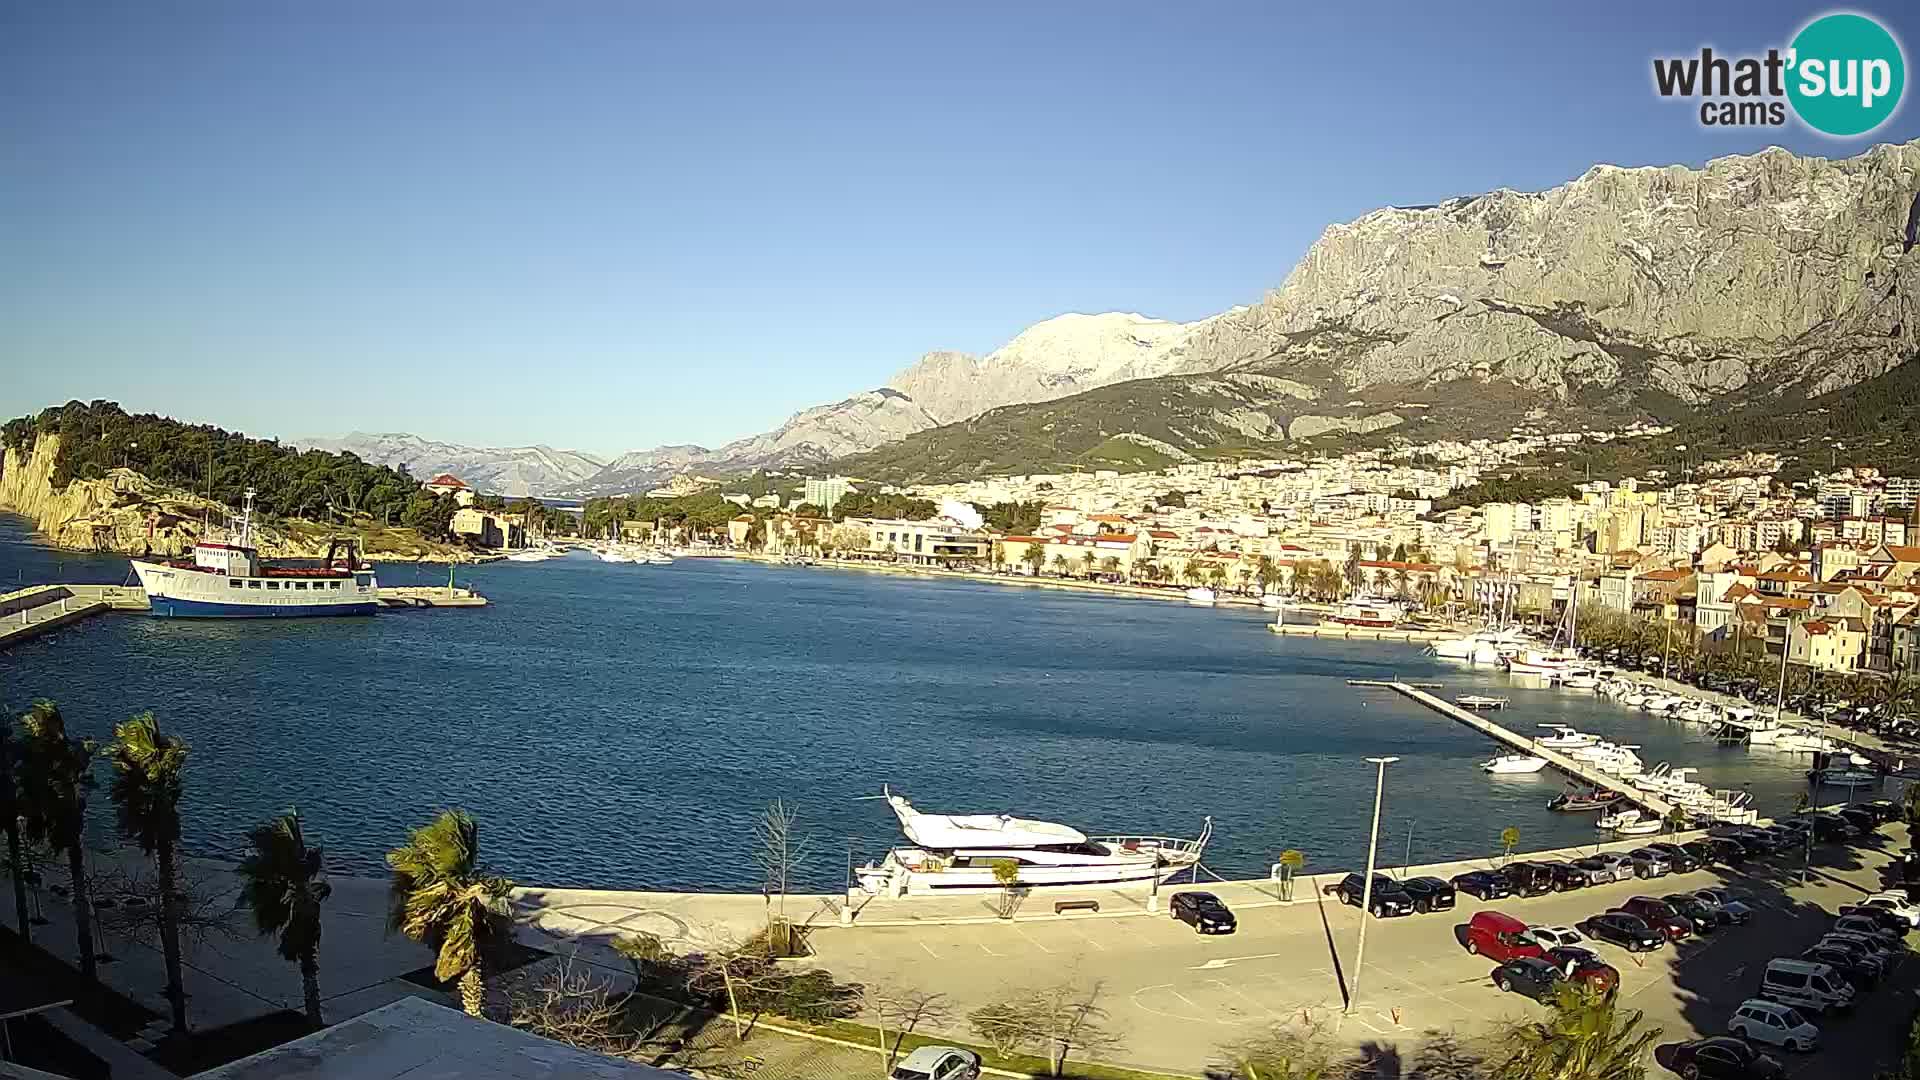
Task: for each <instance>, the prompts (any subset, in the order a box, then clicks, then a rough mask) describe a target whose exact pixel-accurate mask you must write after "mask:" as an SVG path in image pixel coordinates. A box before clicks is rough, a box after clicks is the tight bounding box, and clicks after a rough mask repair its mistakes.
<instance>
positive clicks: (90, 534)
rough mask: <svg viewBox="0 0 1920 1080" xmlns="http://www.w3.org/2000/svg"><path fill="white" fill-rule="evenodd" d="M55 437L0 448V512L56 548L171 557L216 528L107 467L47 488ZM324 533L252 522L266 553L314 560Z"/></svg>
mask: <svg viewBox="0 0 1920 1080" xmlns="http://www.w3.org/2000/svg"><path fill="white" fill-rule="evenodd" d="M59 452H60V436H58V435H42V436H40V437H39V438H37V439H36V440H35V441H34V444H33V447H32V449H31V450H30V451H28V452H25V453H22V452H20V451H19V450H15V449H11V448H10V449H7V450H5V451H4V452H0V510H5V511H8V512H11V513H15V514H19V515H21V516H22V517H26V518H29V519H31V520H32V521H33V523H34V527H35V528H36V529H37V530H38V531H39V532H40V533H41V535H42V536H44V537H45V538H46V540H47V542H48V543H50V544H52V545H54V546H55V547H61V548H67V549H69V550H73V551H100V552H115V553H119V554H123V555H140V554H153V555H178V554H181V553H184V552H187V551H190V550H192V548H193V545H194V543H195V542H197V541H198V540H199V538H200V537H201V535H202V534H203V532H204V529H205V523H206V522H213V523H214V524H216V525H223V524H225V523H226V520H227V512H228V511H227V507H225V506H223V505H221V504H219V503H215V502H211V501H209V500H207V499H203V498H201V497H200V496H198V495H195V494H193V493H192V492H189V491H182V490H180V489H178V488H171V487H166V486H163V485H159V484H155V483H153V482H152V481H150V480H148V479H147V478H146V477H145V476H142V475H141V474H140V473H137V472H134V471H132V470H131V469H114V470H112V471H111V472H110V473H109V474H108V475H107V476H106V477H105V478H103V479H98V480H73V481H70V482H68V484H67V486H66V487H65V488H63V489H58V490H56V489H55V488H54V486H53V473H54V462H55V458H56V457H57V455H58V454H59ZM378 532H379V535H378V536H377V537H368V538H367V540H368V543H367V551H366V554H367V555H368V557H370V558H382V559H391V560H423V561H432V562H443V561H449V560H452V561H464V560H466V559H468V558H470V557H471V556H470V555H469V554H468V553H467V552H466V551H465V550H464V549H462V548H458V547H455V546H452V545H448V544H441V543H434V542H430V541H426V540H423V539H421V538H420V537H419V535H418V534H416V533H414V532H412V530H403V529H381V530H379V531H378ZM330 534H331V530H328V529H326V528H325V527H323V526H319V525H314V524H312V523H306V522H289V523H286V526H285V527H272V526H256V527H255V530H254V536H255V539H256V540H257V542H258V544H259V547H260V553H261V554H262V555H263V556H266V557H268V558H318V557H321V556H324V555H325V554H326V551H327V536H328V535H330Z"/></svg>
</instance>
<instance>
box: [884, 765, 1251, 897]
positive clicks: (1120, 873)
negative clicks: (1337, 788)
mask: <svg viewBox="0 0 1920 1080" xmlns="http://www.w3.org/2000/svg"><path fill="white" fill-rule="evenodd" d="M877 797H878V798H881V799H884V800H886V803H887V806H888V808H889V809H891V810H892V811H893V814H894V816H895V817H896V818H898V819H900V831H901V832H902V833H904V834H905V835H906V838H907V840H908V841H910V842H911V843H912V845H913V846H911V847H897V848H894V849H892V850H891V851H889V852H887V854H886V857H885V858H883V859H881V860H880V861H879V862H877V863H868V864H867V865H866V866H863V867H860V868H859V869H857V870H855V871H854V876H855V878H856V880H857V881H858V882H859V884H860V888H861V889H863V890H865V891H866V892H868V893H872V894H875V895H881V896H917V895H927V894H933V893H945V892H958V891H966V890H974V891H983V890H991V889H1000V888H1004V887H1005V886H1004V885H1003V884H1002V883H1001V881H1000V880H999V878H998V877H997V876H996V873H995V867H996V865H1000V864H1005V863H1009V862H1010V863H1012V864H1013V865H1014V868H1015V872H1016V874H1017V878H1016V881H1015V885H1016V887H1022V888H1025V887H1035V888H1037V887H1045V886H1088V885H1125V884H1147V883H1149V882H1153V881H1166V880H1167V879H1168V878H1171V877H1172V876H1173V875H1174V874H1176V873H1179V872H1180V871H1182V870H1187V869H1191V868H1194V867H1197V866H1198V865H1199V862H1200V855H1201V852H1202V851H1204V850H1205V849H1206V846H1207V840H1208V839H1209V838H1210V837H1212V835H1213V819H1212V818H1207V819H1205V824H1204V826H1203V827H1202V828H1201V830H1200V835H1199V837H1198V838H1196V839H1192V840H1182V839H1178V838H1174V837H1166V836H1088V835H1086V834H1085V833H1083V832H1081V831H1080V830H1078V829H1075V828H1073V827H1071V826H1068V825H1060V824H1056V823H1054V822H1051V821H1033V820H1029V819H1027V818H1017V817H1013V816H1011V815H1008V814H923V813H921V812H920V811H919V810H916V809H914V806H913V804H912V803H910V802H908V801H907V799H906V797H905V796H902V795H896V794H894V793H893V792H892V791H886V792H885V793H884V794H882V795H880V796H877Z"/></svg>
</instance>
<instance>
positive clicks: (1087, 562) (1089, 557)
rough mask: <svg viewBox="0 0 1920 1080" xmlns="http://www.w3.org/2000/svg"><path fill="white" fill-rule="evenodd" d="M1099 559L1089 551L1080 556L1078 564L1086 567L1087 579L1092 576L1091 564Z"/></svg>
mask: <svg viewBox="0 0 1920 1080" xmlns="http://www.w3.org/2000/svg"><path fill="white" fill-rule="evenodd" d="M1099 561H1100V560H1099V559H1097V558H1095V557H1094V554H1093V552H1091V551H1089V552H1087V553H1086V554H1084V555H1082V556H1080V565H1081V566H1082V567H1084V568H1085V569H1086V574H1087V577H1088V578H1089V579H1091V578H1092V577H1093V564H1094V563H1096V562H1099Z"/></svg>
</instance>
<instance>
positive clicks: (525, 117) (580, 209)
mask: <svg viewBox="0 0 1920 1080" xmlns="http://www.w3.org/2000/svg"><path fill="white" fill-rule="evenodd" d="M1322 8H1324V9H1326V10H1321V9H1322ZM1828 10H1831V9H1829V8H1827V7H1823V6H1807V5H1774V4H1767V3H1731V4H1719V3H1673V2H1671V0H1663V2H1659V3H1636V2H1626V3H1617V4H1604V5H1601V4H1579V5H1556V4H1539V3H1526V4H1511V5H1501V4H1480V5H1472V6H1468V7H1461V6H1458V5H1435V4H1431V3H1425V2H1420V3H1403V4H1372V3H1364V2H1346V3H1341V4H1338V5H1292V4H1273V3H1259V4H1247V5H1229V4H1208V3H1168V2H1164V0H1162V2H1156V3H1150V4H1131V3H1124V2H1112V0H1110V2H1105V3H1090V4H1076V3H1066V2H1058V3H1055V2H1049V3H1040V4H1034V3H1025V4H996V3H971V4H954V5H929V4H899V3H891V4H876V5H872V6H855V5H845V4H825V3H790V2H783V3H777V4H765V5H762V4H758V3H752V2H745V0H741V2H733V3H724V4H715V3H704V4H699V3H686V4H678V3H646V2H638V0H622V2H611V0H609V2H605V3H600V2H586V0H551V2H545V3H539V4H528V3H524V2H521V0H461V2H457V3H441V2H436V0H410V2H408V3H404V4H393V3H389V2H385V0H379V2H366V0H328V2H326V3H307V4H260V3H257V2H254V0H232V2H226V0H176V2H171V3H162V4H155V3H151V2H148V0H141V2H135V3H127V4H111V3H95V2H88V0H77V2H60V0H20V2H16V3H9V4H5V5H0V415H4V416H14V415H19V414H22V413H26V412H30V411H34V410H37V409H40V408H43V407H46V406H48V405H54V404H59V403H61V402H64V401H67V400H69V399H74V398H79V399H93V398H108V399H112V400H116V401H119V402H121V403H122V404H124V405H126V406H128V407H129V408H131V409H134V410H136V411H153V412H161V413H166V414H170V415H175V416H179V417H181V418H183V419H188V420H193V421H207V422H213V423H217V424H220V425H222V426H225V427H229V428H235V429H240V430H245V431H247V432H249V433H250V434H259V435H278V436H281V437H288V438H292V437H299V436H308V435H333V434H339V433H343V432H346V431H348V430H362V431H411V432H415V433H418V434H422V435H426V436H429V437H433V438H440V439H445V440H448V441H452V442H460V443H466V444H470V445H481V446H514V445H524V444H529V443H546V444H549V445H554V446H560V447H567V448H579V449H584V450H588V451H592V452H597V453H602V454H612V453H617V452H620V451H623V450H629V449H636V448H644V447H650V446H654V445H659V444H664V443H680V442H697V443H702V444H705V445H716V444H718V443H720V442H723V441H726V440H728V439H731V438H735V437H738V436H742V435H747V434H751V433H753V432H755V431H759V430H764V429H766V428H769V427H772V426H775V425H777V424H778V423H780V422H781V421H783V420H784V419H785V418H786V416H787V415H788V414H790V413H792V412H793V411H795V410H797V409H800V408H804V407H807V406H810V405H815V404H820V403H823V402H828V401H833V400H836V399H838V398H840V397H844V396H846V395H847V394H850V393H853V392H856V391H859V390H862V389H867V388H870V387H873V386H878V385H880V384H882V383H884V382H885V381H886V380H887V378H888V377H889V376H890V375H891V374H892V373H893V372H895V371H897V370H899V369H900V368H902V367H904V366H906V365H907V364H909V363H911V362H912V361H913V360H915V359H916V358H917V357H918V356H919V355H920V354H921V353H923V352H926V351H928V350H931V349H959V350H964V351H969V352H977V353H984V352H987V351H989V350H991V349H993V348H994V347H995V346H997V345H999V344H1001V343H1003V342H1004V341H1006V340H1007V339H1008V338H1010V337H1012V336H1013V335H1014V334H1016V333H1018V332H1019V331H1020V330H1021V329H1022V328H1023V327H1025V326H1027V325H1029V324H1031V323H1034V322H1037V321H1039V320H1041V319H1045V318H1049V317H1052V316H1054V315H1058V314H1061V313H1063V312H1068V311H1083V312H1094V311H1109V310H1121V311H1138V312H1142V313H1145V314H1148V315H1153V316H1158V317H1162V318H1169V319H1177V320H1182V321H1185V320H1192V319H1197V318H1201V317H1204V316H1206V315H1209V314H1212V313H1214V312H1217V311H1220V310H1223V309H1225V308H1227V307H1230V306H1232V305H1234V304H1241V303H1249V302H1252V301H1255V300H1257V299H1259V297H1260V296H1261V295H1262V294H1263V293H1264V292H1265V291H1267V290H1269V289H1271V288H1274V287H1276V286H1278V285H1279V284H1280V282H1281V281H1282V280H1283V279H1284V278H1285V276H1286V274H1287V272H1288V270H1289V269H1290V268H1291V267H1292V266H1293V264H1294V263H1295V261H1297V260H1298V259H1299V257H1300V256H1301V254H1302V253H1304V252H1305V250H1306V249H1307V247H1308V246H1309V245H1310V244H1311V243H1312V242H1313V241H1314V239H1315V238H1316V237H1317V236H1318V235H1319V234H1320V232H1321V230H1322V229H1323V228H1325V226H1326V225H1328V224H1329V223H1333V222H1339V221H1345V220H1350V219H1352V218H1355V217H1358V216H1359V215H1361V214H1364V213H1366V212H1367V211H1369V210H1371V209H1374V208H1376V207H1378V206H1382V205H1389V204H1400V205H1407V204H1425V203H1432V202H1437V201H1439V200H1441V199H1444V198H1447V197H1450V196H1454V195H1464V194H1473V193H1477V192H1481V191H1486V190H1489V189H1492V188H1496V187H1511V188H1517V189H1521V190H1532V189H1539V188H1545V187H1550V186H1552V185H1554V184H1557V183H1561V182H1564V181H1566V180H1569V179H1572V178H1573V177H1576V176H1578V175H1579V174H1580V173H1582V172H1584V171H1585V170H1586V169H1587V168H1588V167H1590V166H1591V165H1593V164H1594V163H1596V162H1608V163H1613V164H1619V165H1643V164H1670V163H1675V162H1678V163H1684V164H1695V165H1697V164H1700V163H1702V162H1704V161H1706V160H1708V159H1710V158H1713V157H1718V156H1722V155H1725V154H1731V153H1747V152H1751V151H1755V150H1758V149H1761V148H1764V147H1766V146H1768V145H1775V144H1778V145H1783V146H1786V147H1787V148H1789V149H1792V150H1794V151H1796V152H1802V153H1814V154H1820V155H1823V156H1829V157H1843V156H1851V155H1852V154H1856V153H1859V152H1860V151H1862V150H1864V149H1865V148H1866V147H1868V146H1870V145H1872V144H1873V143H1874V142H1883V141H1905V140H1909V139H1913V138H1915V137H1920V107H1916V106H1914V105H1913V104H1912V103H1911V102H1909V103H1907V104H1906V105H1904V106H1903V108H1902V109H1901V111H1900V112H1899V113H1897V114H1896V115H1895V116H1894V117H1893V119H1892V120H1891V121H1889V122H1888V123H1887V124H1886V125H1885V126H1884V127H1882V128H1881V129H1880V130H1878V131H1876V132H1874V133H1872V134H1871V135H1869V136H1866V137H1863V138H1856V139H1850V140H1835V139H1831V138H1828V137H1825V136H1822V135H1819V134H1817V133H1815V132H1812V131H1810V130H1809V129H1807V128H1805V127H1802V126H1799V125H1798V124H1790V125H1789V126H1787V127H1784V128H1743V129H1712V128H1703V127H1701V126H1700V125H1699V123H1698V120H1697V117H1696V115H1695V112H1694V109H1693V108H1692V107H1691V106H1689V105H1687V104H1684V103H1680V102H1673V101H1662V100H1660V99H1659V98H1657V97H1656V95H1655V94H1654V92H1653V89H1652V78H1651V74H1650V71H1651V59H1652V58H1653V57H1654V56H1656V55H1661V56H1671V55H1686V54H1689V53H1694V54H1697V52H1698V50H1699V48H1700V47H1701V46H1702V45H1712V46H1714V47H1715V48H1716V50H1720V51H1725V52H1742V51H1745V52H1759V51H1763V50H1764V49H1765V48H1766V47H1768V46H1770V45H1782V46H1783V45H1785V43H1786V42H1787V41H1788V40H1790V39H1791V37H1792V35H1793V34H1794V32H1795V31H1796V30H1797V29H1798V28H1799V27H1800V26H1801V25H1803V24H1804V23H1805V22H1807V21H1808V20H1809V19H1810V18H1811V17H1813V16H1815V15H1817V14H1820V13H1823V12H1825V11H1828ZM1852 10H1858V11H1862V12H1864V13H1867V14H1871V15H1874V16H1876V17H1878V18H1880V19H1881V21H1882V22H1883V23H1884V24H1885V25H1888V26H1889V27H1890V28H1891V29H1893V30H1894V32H1895V33H1896V34H1897V35H1899V36H1900V37H1901V38H1902V40H1903V41H1904V42H1906V43H1908V44H1907V48H1908V50H1909V53H1910V55H1911V51H1912V49H1913V47H1914V46H1913V44H1912V43H1914V42H1920V13H1916V14H1914V15H1911V16H1909V15H1908V14H1907V13H1906V10H1905V9H1904V8H1903V7H1896V6H1894V5H1891V4H1884V3H1883V4H1882V5H1881V6H1879V7H1877V8H1876V7H1858V8H1854V9H1852ZM1914 93H1915V94H1920V90H1915V91H1914ZM1909 96H1912V95H1909Z"/></svg>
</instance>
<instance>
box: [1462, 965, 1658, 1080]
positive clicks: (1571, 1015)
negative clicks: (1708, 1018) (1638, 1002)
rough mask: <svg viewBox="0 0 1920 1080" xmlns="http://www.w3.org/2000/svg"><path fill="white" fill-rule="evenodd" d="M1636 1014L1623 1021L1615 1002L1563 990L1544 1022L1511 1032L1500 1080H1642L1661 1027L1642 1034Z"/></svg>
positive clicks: (1498, 1072) (1567, 988)
mask: <svg viewBox="0 0 1920 1080" xmlns="http://www.w3.org/2000/svg"><path fill="white" fill-rule="evenodd" d="M1644 1019H1645V1016H1644V1014H1642V1013H1639V1012H1633V1013H1628V1014H1627V1016H1626V1018H1625V1019H1624V1020H1622V1019H1621V1018H1620V1016H1619V1014H1618V1012H1617V1010H1616V1009H1615V1006H1614V1002H1613V999H1611V998H1608V997H1604V996H1602V995H1599V994H1593V993H1588V992H1586V991H1583V990H1579V989H1576V988H1575V987H1573V986H1570V985H1569V986H1563V987H1562V988H1561V989H1560V991H1559V993H1558V994H1556V995H1555V996H1554V999H1553V1008H1552V1013H1551V1014H1550V1015H1549V1016H1548V1018H1547V1019H1545V1020H1541V1021H1538V1022H1535V1023H1528V1024H1521V1025H1520V1026H1519V1027H1517V1028H1515V1029H1514V1030H1513V1031H1512V1032H1511V1033H1509V1035H1508V1037H1507V1038H1506V1040H1505V1042H1506V1044H1507V1046H1508V1047H1509V1049H1508V1050H1507V1051H1506V1060H1505V1061H1504V1062H1502V1063H1501V1066H1500V1068H1498V1069H1496V1070H1495V1075H1497V1076H1500V1077H1502V1078H1503V1080H1643V1078H1644V1077H1645V1076H1646V1065H1645V1062H1644V1059H1645V1057H1646V1053H1647V1049H1648V1047H1650V1046H1652V1045H1653V1044H1654V1043H1655V1042H1656V1041H1657V1040H1658V1039H1659V1038H1660V1029H1659V1028H1646V1029H1644V1030H1642V1029H1641V1026H1640V1025H1641V1023H1642V1021H1643V1020H1644Z"/></svg>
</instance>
